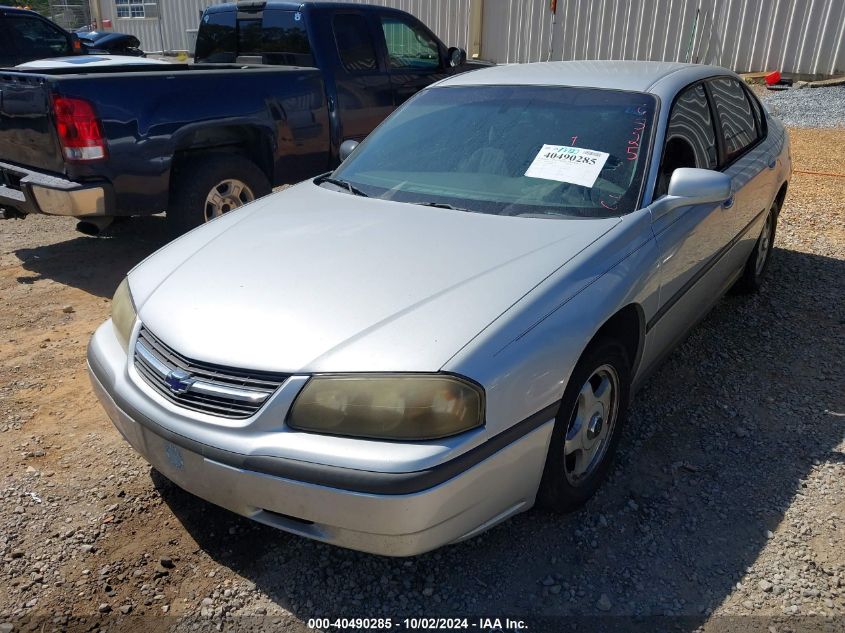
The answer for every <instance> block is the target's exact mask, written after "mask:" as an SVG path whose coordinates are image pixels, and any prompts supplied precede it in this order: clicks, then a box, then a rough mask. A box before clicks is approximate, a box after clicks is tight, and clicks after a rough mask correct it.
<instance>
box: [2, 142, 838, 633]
mask: <svg viewBox="0 0 845 633" xmlns="http://www.w3.org/2000/svg"><path fill="white" fill-rule="evenodd" d="M792 139H793V154H794V157H795V161H796V168H797V169H802V170H815V171H824V172H836V173H842V172H843V169H844V166H845V131H842V130H839V131H830V130H794V131H793V134H792ZM820 147H823V148H825V151H824V152H819V151H818V150H819V148H820ZM842 194H843V180H842V179H838V178H834V177H818V176H814V175H809V174H802V173H798V174H796V175H795V177H794V179H793V184H792V187H791V189H790V192H789V195H788V197H787V200H786V205H785V208H784V209H783V212H782V215H781V218H780V223H779V227H778V236H777V242H776V250H775V251H774V259H773V261H772V265H771V267H770V269H769V272H768V275H769V277H768V281H767V283H766V285H765V286H764V287H763V289H762V291H761V292H760V293H759V294H758V295H755V296H752V297H735V296H729V297H726V298H725V299H724V300H723V301H722V302H721V303H720V304H719V305H718V306H717V307H716V308H715V310H714V311H713V312H712V313H711V314H710V316H708V318H707V319H706V320H705V321H703V322H702V323H701V324H700V325H699V326H698V327H697V328H696V329H695V330H694V331H693V333H692V334H691V336H690V337H689V338H688V340H687V341H686V342H685V343H684V344H683V345H681V346H680V347H679V348H678V349H677V350H676V351H675V352H674V353H673V354H672V355H671V357H670V358H669V359H668V361H667V362H666V364H665V365H664V366H663V368H662V369H661V370H660V371H658V372H657V373H656V374H655V375H654V376H653V377H652V378H651V379H650V381H649V382H648V383H647V385H646V386H645V388H644V389H643V390H642V391H641V392H640V393H639V394H638V395H637V397H636V399H635V402H634V404H633V407H632V409H631V413H630V419H629V423H628V425H627V427H626V429H625V432H624V437H623V440H622V449H621V454H620V455H619V459H618V460H617V462H616V465H615V468H614V471H613V473H612V476H611V478H610V480H609V481H608V482H607V483H606V485H605V486H604V487H603V488H602V490H601V491H600V492H599V494H598V495H597V496H596V497H595V499H594V500H592V501H591V502H590V503H589V504H588V505H587V506H586V507H585V508H584V509H582V510H581V511H579V512H577V513H575V514H572V515H569V516H566V517H558V516H552V515H549V514H546V513H543V512H540V511H531V512H528V513H526V514H523V515H520V516H518V517H516V518H514V519H512V520H510V521H508V522H506V523H505V524H503V525H501V526H499V527H497V528H495V529H493V530H491V531H490V532H488V533H486V534H484V535H482V536H480V537H477V538H475V539H472V540H471V541H468V542H466V543H462V544H459V545H455V546H450V547H446V548H443V549H441V550H439V551H437V552H433V553H430V554H426V555H424V556H420V557H417V558H414V559H409V560H401V559H389V558H383V557H377V556H371V555H366V554H361V553H356V552H351V551H347V550H342V549H338V548H333V547H330V546H327V545H322V544H319V543H315V542H312V541H308V540H305V539H301V538H298V537H295V536H291V535H288V534H285V533H282V532H277V531H274V530H272V529H270V528H267V527H264V526H260V525H257V524H254V523H252V522H250V521H247V520H245V519H241V518H240V517H237V516H235V515H232V514H230V513H227V512H226V511H223V510H220V509H218V508H215V507H212V506H210V505H208V504H206V503H204V502H202V501H200V500H198V499H196V498H194V497H192V496H190V495H188V494H187V493H185V492H183V491H181V490H180V489H178V488H177V487H175V486H173V485H172V484H170V483H169V482H168V481H166V480H165V479H164V478H162V477H161V476H160V475H158V474H157V473H156V472H154V471H152V470H151V469H150V468H149V466H148V465H147V464H146V463H145V462H144V461H143V460H142V459H141V458H140V457H138V456H137V455H136V454H134V453H133V451H132V450H131V449H130V448H129V447H128V446H127V445H126V444H125V443H124V442H123V441H122V439H121V438H120V437H119V435H118V433H117V432H116V431H115V430H114V429H113V427H112V426H111V424H110V423H109V422H108V420H107V418H106V416H105V414H104V413H103V411H102V410H101V409H100V407H99V405H98V404H97V402H96V399H95V398H94V396H93V395H92V393H91V390H90V387H89V385H88V380H87V377H86V374H85V361H84V358H85V356H84V354H85V344H86V342H87V339H88V337H89V336H90V334H91V333H92V332H93V330H94V328H95V327H96V326H97V325H98V324H99V323H100V322H101V321H102V320H103V319H105V318H106V317H107V315H108V310H109V305H108V298H109V297H110V296H111V294H112V293H113V291H114V289H115V287H116V286H117V284H118V282H119V281H120V279H121V278H122V276H123V275H124V274H125V272H126V271H127V270H128V269H129V268H130V267H131V266H132V265H133V264H134V263H136V262H137V261H139V260H140V259H141V258H142V257H144V256H145V255H146V254H148V253H149V252H152V251H153V250H154V249H155V248H157V247H158V246H160V245H161V244H162V243H163V242H164V239H165V238H164V235H165V231H164V227H163V219H162V218H149V219H145V220H133V221H131V222H127V223H125V224H122V225H119V226H117V227H115V228H114V229H113V231H112V232H111V234H110V236H108V237H106V238H89V237H84V236H80V235H78V234H76V233H74V231H73V223H72V222H71V221H68V220H64V219H61V218H47V217H32V218H28V219H27V220H25V221H20V222H18V221H9V222H5V223H3V224H2V225H0V297H2V300H0V559H2V565H0V633H9V631H13V630H15V631H17V630H20V631H24V630H39V631H40V630H54V629H69V630H95V629H97V628H104V629H108V628H111V629H112V630H133V631H134V630H138V631H154V630H168V629H171V628H178V629H180V630H209V631H212V630H222V629H223V628H224V627H225V628H227V629H231V628H233V627H236V628H241V629H247V628H250V627H252V628H265V629H270V628H272V629H283V630H287V631H301V630H306V625H307V621H308V619H309V618H312V617H325V616H329V617H352V616H369V617H373V616H390V617H393V618H400V617H404V616H413V615H417V616H419V615H423V616H436V615H440V616H459V615H460V616H470V615H472V616H488V617H500V618H504V617H507V616H510V617H511V618H513V617H514V616H519V617H526V616H528V615H530V616H531V617H533V618H536V619H535V620H532V624H531V628H530V630H532V631H558V630H564V629H565V630H570V629H571V628H573V627H574V626H575V625H578V630H587V631H599V630H611V629H613V630H625V631H631V630H642V631H656V630H660V631H663V630H682V631H693V630H706V631H729V630H730V631H749V630H759V631H766V632H772V631H774V632H776V633H777V632H781V631H798V630H819V631H822V630H823V631H834V630H838V631H841V630H843V628H845V390H843V384H845V370H844V369H843V358H845V336H843V327H844V326H845V311H843V310H845V305H843V304H844V303H845V302H843V297H845V208H843V201H842V200H843V196H842Z"/></svg>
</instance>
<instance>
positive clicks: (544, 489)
mask: <svg viewBox="0 0 845 633" xmlns="http://www.w3.org/2000/svg"><path fill="white" fill-rule="evenodd" d="M341 149H342V151H341V157H342V158H344V162H343V163H342V164H341V166H340V167H339V168H338V169H337V170H335V171H334V172H332V173H328V174H324V175H323V176H321V177H318V178H316V179H314V180H308V181H306V182H302V183H300V184H298V185H296V186H294V187H291V188H290V189H287V190H285V191H283V192H280V193H276V194H273V195H270V196H268V197H266V198H263V199H261V200H259V201H257V202H255V203H252V204H250V205H248V206H247V207H244V208H242V209H239V210H237V211H234V212H231V213H229V214H226V215H225V216H223V217H221V218H219V219H217V220H215V221H213V222H211V223H209V224H208V225H206V226H203V227H200V228H199V229H197V230H194V231H192V232H191V233H189V234H188V235H186V236H184V237H182V238H181V239H179V240H177V241H175V242H172V243H171V244H169V245H167V246H165V247H164V248H163V249H161V250H160V251H159V252H157V253H156V254H154V255H153V256H151V257H150V258H148V259H147V260H146V261H144V262H143V263H141V264H140V265H139V266H138V267H137V268H135V269H134V270H132V271H131V272H130V273H129V275H128V277H127V279H126V280H125V281H124V282H123V283H122V284H121V285H120V287H119V288H118V290H117V293H116V295H115V299H114V303H113V313H112V318H111V319H110V320H109V321H107V322H106V323H104V324H103V325H102V326H101V327H100V328H99V329H98V330H97V332H96V333H95V335H94V337H93V339H92V340H91V343H90V347H89V353H88V360H89V366H90V373H91V378H92V381H93V385H94V388H95V390H96V392H97V394H98V396H99V398H100V400H101V401H102V403H103V406H104V407H105V409H106V411H107V412H108V414H109V416H110V418H111V419H112V421H113V422H114V424H115V426H116V427H117V428H118V430H119V431H120V432H121V433H122V434H123V436H124V437H125V438H126V440H127V441H128V442H129V443H130V444H131V445H132V446H133V447H134V448H135V449H136V450H137V451H139V452H140V453H141V454H142V455H144V457H145V458H146V459H147V460H148V461H149V462H150V464H152V465H153V466H154V467H155V468H156V469H157V470H158V471H160V472H161V473H163V474H164V475H165V476H166V477H168V478H169V479H171V480H172V481H174V482H175V483H176V484H178V485H179V486H181V487H182V488H184V489H185V490H188V491H190V492H192V493H193V494H195V495H198V496H200V497H202V498H203V499H206V500H208V501H210V502H212V503H215V504H218V505H220V506H223V507H225V508H228V509H229V510H232V511H233V512H237V513H239V514H242V515H244V516H247V517H250V518H252V519H254V520H256V521H260V522H262V523H265V524H268V525H271V526H275V527H277V528H280V529H282V530H287V531H289V532H293V533H296V534H299V535H302V536H305V537H309V538H314V539H318V540H321V541H326V542H329V543H334V544H337V545H340V546H344V547H349V548H354V549H359V550H364V551H368V552H374V553H379V554H387V555H395V556H407V555H414V554H419V553H421V552H425V551H427V550H431V549H433V548H436V547H439V546H441V545H444V544H447V543H453V542H456V541H460V540H462V539H466V538H469V537H472V536H473V535H476V534H478V533H480V532H481V531H483V530H486V529H488V528H490V527H491V526H493V525H495V524H497V523H499V522H501V521H504V520H505V519H507V518H508V517H510V516H512V515H514V514H516V513H518V512H522V511H524V510H527V509H528V508H530V507H532V506H533V505H534V504H535V503H539V504H542V505H543V506H545V507H547V508H550V509H552V510H554V511H560V512H567V511H571V510H573V509H575V508H577V507H578V506H580V505H581V504H583V503H584V502H586V501H587V500H588V499H589V498H590V496H591V495H592V494H593V493H594V492H595V491H596V489H597V488H598V486H599V485H600V483H601V482H602V480H603V479H604V477H605V476H606V474H607V472H608V469H609V467H610V464H611V458H612V456H613V453H614V450H615V448H616V445H617V443H618V441H619V437H620V431H621V427H622V424H623V421H624V419H625V411H626V409H627V407H628V403H629V400H630V398H631V396H632V394H633V392H634V391H635V390H636V388H637V387H638V385H640V384H641V383H642V382H643V380H644V379H645V378H646V377H647V376H648V374H649V372H651V371H652V370H653V369H654V368H655V367H656V365H657V364H658V363H659V361H660V360H661V359H662V358H663V357H664V356H665V355H666V354H667V353H668V352H669V351H670V350H671V349H672V348H673V346H674V345H676V344H677V343H678V342H679V341H680V340H681V339H682V338H683V337H684V335H685V334H686V333H687V332H688V331H689V330H690V328H691V327H693V325H694V324H695V323H696V322H697V321H698V320H699V319H701V318H702V317H703V316H704V315H705V314H706V313H707V311H708V310H709V309H710V308H711V307H712V306H713V304H714V303H715V302H717V301H718V300H719V298H720V296H721V295H722V294H723V293H725V292H726V291H727V290H728V289H730V288H735V289H738V290H741V291H753V290H756V289H757V288H759V286H760V284H761V281H762V279H763V276H764V273H765V271H766V267H767V264H768V262H769V258H770V255H771V252H772V244H773V241H774V237H775V226H776V223H777V217H778V211H779V209H780V207H781V205H782V204H783V201H784V197H785V195H786V191H787V185H788V181H789V177H790V174H791V169H792V167H791V161H790V153H789V142H788V138H787V135H786V132H785V130H784V128H783V126H782V125H781V124H780V123H779V122H778V121H776V120H775V119H773V118H772V117H771V116H769V115H768V114H767V112H766V110H765V109H764V108H763V106H762V105H761V104H760V102H759V101H758V99H757V98H756V97H755V96H754V95H753V94H752V93H751V92H750V91H749V90H748V89H747V87H746V86H745V85H744V83H743V82H742V81H741V80H740V79H739V78H738V77H737V76H736V75H734V74H733V73H731V72H729V71H727V70H725V69H723V68H717V67H712V66H698V65H685V64H673V63H658V62H560V63H544V64H531V65H521V66H504V67H494V68H490V69H485V70H480V71H477V72H473V73H466V74H463V75H459V76H456V77H453V78H451V79H448V80H446V81H444V82H441V83H439V84H437V85H435V86H432V87H430V88H428V89H426V90H424V91H423V92H421V93H420V94H419V95H418V96H416V97H415V98H414V99H412V100H410V101H409V102H408V103H407V104H406V105H404V106H403V107H402V108H400V109H399V110H397V111H396V112H395V113H394V114H393V116H391V117H390V118H389V119H388V120H386V121H385V122H384V123H383V124H382V125H381V126H380V127H379V128H378V129H377V130H376V131H375V132H373V133H372V135H371V136H370V137H369V138H368V139H367V140H365V141H364V142H363V143H362V144H361V145H360V146H358V147H357V148H353V146H352V144H350V143H344V144H343V147H342V148H341ZM347 155H348V157H347Z"/></svg>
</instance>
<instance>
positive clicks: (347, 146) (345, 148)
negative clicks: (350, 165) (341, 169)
mask: <svg viewBox="0 0 845 633" xmlns="http://www.w3.org/2000/svg"><path fill="white" fill-rule="evenodd" d="M356 147H358V141H353V140H352V139H346V140H345V141H343V143H341V144H340V152H339V156H340V162H341V163H342V162H343V161H345V160H346V159H347V158H349V155H350V154H351V153H352V152H354V151H355V148H356Z"/></svg>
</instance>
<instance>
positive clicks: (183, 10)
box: [91, 0, 223, 52]
mask: <svg viewBox="0 0 845 633" xmlns="http://www.w3.org/2000/svg"><path fill="white" fill-rule="evenodd" d="M222 1H223V0H158V12H159V14H160V15H161V16H162V19H161V20H160V21H159V19H158V18H143V19H142V18H116V17H115V8H114V0H99V2H100V9H101V11H102V13H101V16H102V18H104V19H109V20H111V21H112V27H113V29H114V30H115V31H117V32H119V33H131V34H132V35H134V36H135V37H137V38H138V39H139V40H141V48H143V49H144V50H145V51H147V52H160V51H162V50H165V51H184V50H188V36H187V33H186V31H187V29H195V28H197V27H198V26H199V23H200V19H199V16H200V11H202V10H203V9H204V8H205V7H207V6H208V5H211V4H220V3H221V2H222ZM91 2H92V4H93V3H94V2H96V0H91ZM192 52H193V51H192Z"/></svg>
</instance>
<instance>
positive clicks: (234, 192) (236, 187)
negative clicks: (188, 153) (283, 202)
mask: <svg viewBox="0 0 845 633" xmlns="http://www.w3.org/2000/svg"><path fill="white" fill-rule="evenodd" d="M189 160H190V162H189V163H188V165H187V167H186V168H185V169H184V170H183V171H182V172H181V174H179V179H178V181H177V182H176V187H175V189H174V191H173V195H172V196H171V198H170V208H169V209H168V210H167V223H168V226H169V227H170V230H171V233H172V234H173V235H174V236H177V235H182V234H183V233H185V232H187V231H190V230H191V229H192V228H194V227H197V226H199V225H200V224H204V223H205V222H208V221H209V220H213V219H214V218H216V217H219V216H221V215H223V214H224V213H228V212H229V211H232V210H233V209H237V208H238V207H242V206H243V205H245V204H247V203H248V202H252V201H253V200H257V199H258V198H260V197H262V196H266V195H267V194H268V193H270V183H269V182H268V181H267V176H265V175H264V172H262V171H261V170H260V169H259V168H258V166H257V165H256V164H255V163H253V162H252V161H250V160H248V159H246V158H244V157H242V156H238V155H223V154H217V155H212V156H204V157H201V158H196V159H189Z"/></svg>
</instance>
